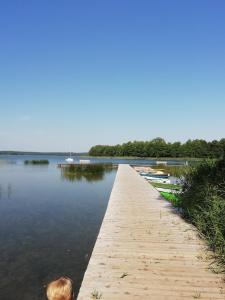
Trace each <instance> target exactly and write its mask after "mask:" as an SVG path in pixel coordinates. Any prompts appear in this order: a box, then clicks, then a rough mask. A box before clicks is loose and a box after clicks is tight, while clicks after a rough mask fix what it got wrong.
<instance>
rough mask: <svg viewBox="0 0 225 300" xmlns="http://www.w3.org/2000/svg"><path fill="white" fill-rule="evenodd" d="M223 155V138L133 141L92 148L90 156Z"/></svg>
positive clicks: (224, 147)
mask: <svg viewBox="0 0 225 300" xmlns="http://www.w3.org/2000/svg"><path fill="white" fill-rule="evenodd" d="M224 153H225V138H223V139H221V140H220V141H217V140H213V141H211V142H207V141H205V140H200V139H195V140H188V141H186V142H185V143H181V142H174V143H167V142H166V141H165V140H164V139H162V138H155V139H153V140H151V141H133V142H128V143H124V144H122V145H115V146H108V145H96V146H93V147H92V148H91V149H90V151H89V155H91V156H135V157H156V158H157V157H177V158H179V157H191V158H220V157H222V156H223V155H224Z"/></svg>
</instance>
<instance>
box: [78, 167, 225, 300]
mask: <svg viewBox="0 0 225 300" xmlns="http://www.w3.org/2000/svg"><path fill="white" fill-rule="evenodd" d="M205 248H206V247H205V244H204V242H203V241H202V240H200V239H199V237H198V235H197V232H196V231H195V229H194V228H193V227H192V226H191V225H190V224H187V223H186V222H185V221H184V220H183V219H182V218H180V217H179V215H178V214H176V212H175V211H174V209H172V208H171V206H170V205H169V203H168V202H166V201H164V200H163V199H162V198H161V196H160V194H159V192H158V191H157V190H155V189H154V188H153V187H152V186H151V185H150V184H149V183H148V182H147V181H146V180H145V179H143V178H142V177H141V176H139V175H138V173H137V172H136V171H134V169H132V168H131V167H130V166H128V165H120V166H119V168H118V172H117V176H116V179H115V183H114V186H113V189H112V193H111V196H110V199H109V203H108V208H107V211H106V214H105V217H104V220H103V223H102V226H101V229H100V232H99V235H98V238H97V241H96V244H95V247H94V249H93V253H92V256H91V258H90V261H89V265H88V267H87V270H86V273H85V275H84V279H83V283H82V285H81V288H80V292H79V295H78V298H77V299H78V300H88V299H105V300H136V299H138V300H182V299H185V300H187V299H192V300H193V299H201V300H202V299H204V300H206V299H207V300H210V299H211V300H217V299H220V300H224V299H225V291H224V281H223V280H224V278H223V277H222V275H219V274H215V273H213V272H212V271H211V270H210V269H209V264H210V262H211V261H210V260H209V257H208V254H207V252H206V251H205Z"/></svg>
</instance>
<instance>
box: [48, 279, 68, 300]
mask: <svg viewBox="0 0 225 300" xmlns="http://www.w3.org/2000/svg"><path fill="white" fill-rule="evenodd" d="M47 297H48V300H72V299H73V286H72V280H71V279H69V278H67V277H60V278H59V279H57V280H55V281H52V282H50V283H49V284H48V287H47Z"/></svg>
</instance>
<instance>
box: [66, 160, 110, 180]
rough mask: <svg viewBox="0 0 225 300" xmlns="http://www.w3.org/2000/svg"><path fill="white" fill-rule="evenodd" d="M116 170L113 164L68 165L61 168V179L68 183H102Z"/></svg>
mask: <svg viewBox="0 0 225 300" xmlns="http://www.w3.org/2000/svg"><path fill="white" fill-rule="evenodd" d="M113 168H115V166H113V165H112V164H90V165H75V164H74V165H68V166H63V167H61V178H62V179H63V180H64V179H65V180H68V181H71V182H72V181H81V180H83V179H85V180H86V181H88V182H94V181H101V180H103V179H104V177H105V174H106V173H108V172H111V171H112V169H113Z"/></svg>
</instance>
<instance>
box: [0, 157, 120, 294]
mask: <svg viewBox="0 0 225 300" xmlns="http://www.w3.org/2000/svg"><path fill="white" fill-rule="evenodd" d="M32 158H33V157H32ZM35 158H36V157H35ZM24 159H29V157H27V156H26V157H24V158H21V157H16V158H15V157H12V156H11V157H10V158H9V157H8V160H10V161H12V162H14V163H10V164H9V163H5V162H3V158H2V159H0V254H1V255H0V299H1V300H15V299H17V300H20V299H21V300H22V299H23V300H28V299H29V300H31V299H32V300H36V299H38V300H42V299H45V296H44V294H45V286H46V283H48V282H49V281H51V280H53V279H55V278H57V277H59V276H62V275H66V276H69V277H71V278H72V279H73V280H74V283H75V294H77V292H78V290H79V287H80V283H81V281H82V278H83V274H84V271H85V269H86V267H87V264H88V260H89V257H90V255H91V252H92V249H93V246H94V243H95V240H96V237H97V234H98V231H99V229H100V226H101V222H102V219H103V216H104V213H105V210H106V206H107V203H108V199H109V196H110V192H111V189H112V185H113V182H114V178H115V174H116V170H112V171H110V172H109V171H107V172H105V173H104V174H103V176H97V177H96V176H95V177H94V178H93V179H92V178H90V177H89V178H85V177H81V178H80V177H79V179H77V178H70V177H69V178H68V177H67V176H64V174H63V173H62V172H61V170H60V169H58V168H57V166H56V162H59V161H58V160H57V159H54V160H51V163H50V165H49V166H24V165H23V160H24ZM62 160H63V159H62ZM4 161H5V158H4Z"/></svg>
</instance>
